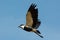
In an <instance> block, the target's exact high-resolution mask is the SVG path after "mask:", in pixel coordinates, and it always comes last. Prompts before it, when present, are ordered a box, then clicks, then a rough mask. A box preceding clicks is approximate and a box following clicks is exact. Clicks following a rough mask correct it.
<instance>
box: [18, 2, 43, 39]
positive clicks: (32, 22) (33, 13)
mask: <svg viewBox="0 0 60 40" xmlns="http://www.w3.org/2000/svg"><path fill="white" fill-rule="evenodd" d="M36 6H37V5H36V4H33V3H32V4H31V5H30V7H29V9H28V11H27V14H26V24H25V25H24V24H21V25H19V26H18V27H19V28H22V29H23V30H25V31H27V32H33V33H35V34H37V35H38V36H40V37H41V38H43V36H42V35H41V32H40V31H39V30H38V29H37V28H39V26H40V25H41V21H40V20H39V19H38V8H36Z"/></svg>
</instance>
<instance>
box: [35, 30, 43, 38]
mask: <svg viewBox="0 0 60 40" xmlns="http://www.w3.org/2000/svg"><path fill="white" fill-rule="evenodd" d="M34 33H35V34H37V35H38V36H40V37H41V38H43V36H42V35H40V34H41V33H40V31H38V30H36V32H34Z"/></svg>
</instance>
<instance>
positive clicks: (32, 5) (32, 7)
mask: <svg viewBox="0 0 60 40" xmlns="http://www.w3.org/2000/svg"><path fill="white" fill-rule="evenodd" d="M36 6H37V5H36V4H35V3H32V4H31V5H30V8H29V10H28V11H30V10H33V9H35V7H36ZM36 10H37V8H36Z"/></svg>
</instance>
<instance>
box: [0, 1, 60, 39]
mask: <svg viewBox="0 0 60 40" xmlns="http://www.w3.org/2000/svg"><path fill="white" fill-rule="evenodd" d="M32 3H35V4H37V8H38V12H39V19H40V20H41V22H42V23H41V26H40V27H39V28H38V30H39V31H41V33H42V34H41V35H43V36H44V38H43V39H42V38H40V37H39V36H37V35H36V34H34V33H30V32H26V31H24V30H22V29H21V28H18V26H19V25H20V24H25V23H26V19H25V18H26V13H27V10H28V8H29V6H30V5H31V4H32ZM0 40H60V0H0Z"/></svg>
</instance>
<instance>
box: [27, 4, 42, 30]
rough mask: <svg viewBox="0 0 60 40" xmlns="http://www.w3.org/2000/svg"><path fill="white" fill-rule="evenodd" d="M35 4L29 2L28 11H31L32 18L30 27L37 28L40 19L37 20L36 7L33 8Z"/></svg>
mask: <svg viewBox="0 0 60 40" xmlns="http://www.w3.org/2000/svg"><path fill="white" fill-rule="evenodd" d="M35 7H36V5H35V4H31V6H30V8H29V10H28V12H31V16H32V20H33V25H32V28H36V29H37V28H38V27H39V25H40V24H41V21H38V8H35Z"/></svg>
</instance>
